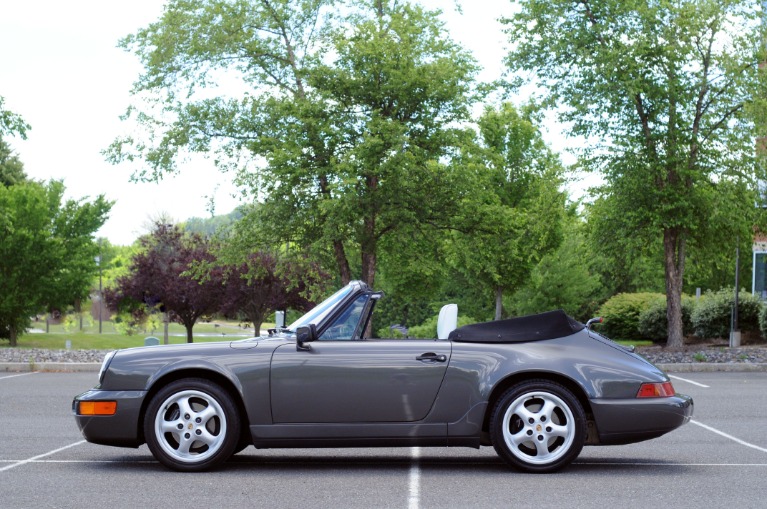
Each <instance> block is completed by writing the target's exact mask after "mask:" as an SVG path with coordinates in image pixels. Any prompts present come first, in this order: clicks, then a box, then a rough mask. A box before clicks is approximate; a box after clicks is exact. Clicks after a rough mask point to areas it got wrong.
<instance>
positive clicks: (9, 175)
mask: <svg viewBox="0 0 767 509" xmlns="http://www.w3.org/2000/svg"><path fill="white" fill-rule="evenodd" d="M26 179H27V174H26V173H24V163H22V162H21V160H20V159H19V157H18V156H17V155H16V154H14V153H13V151H12V150H11V147H10V145H8V143H6V142H5V140H3V138H2V136H0V185H1V186H12V185H14V184H18V183H20V182H24V181H25V180H26Z"/></svg>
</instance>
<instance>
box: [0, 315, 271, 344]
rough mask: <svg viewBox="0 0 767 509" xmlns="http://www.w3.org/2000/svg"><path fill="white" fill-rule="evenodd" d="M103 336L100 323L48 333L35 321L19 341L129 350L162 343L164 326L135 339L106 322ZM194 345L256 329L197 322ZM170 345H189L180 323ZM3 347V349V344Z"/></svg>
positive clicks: (61, 327)
mask: <svg viewBox="0 0 767 509" xmlns="http://www.w3.org/2000/svg"><path fill="white" fill-rule="evenodd" d="M101 325H102V326H101V331H102V333H101V334H99V324H98V322H96V323H88V324H84V326H83V329H82V330H80V329H79V327H75V328H74V330H67V329H66V328H65V327H64V325H63V324H55V325H54V324H51V325H49V326H48V331H49V332H47V333H46V332H38V331H45V330H46V326H45V322H33V323H32V327H31V329H30V332H27V333H26V334H24V335H22V336H21V337H19V338H18V347H19V348H48V349H52V350H56V349H61V350H63V349H65V348H66V346H67V341H69V342H70V348H72V349H73V350H114V349H117V348H129V347H132V346H143V345H144V339H145V338H147V337H149V336H154V337H156V338H159V339H160V342H161V343H162V340H163V330H162V327H161V328H160V329H158V330H146V331H141V332H139V333H137V334H133V335H132V336H128V335H126V334H123V333H120V332H118V331H117V330H116V329H115V327H114V324H113V323H112V322H111V321H103V322H102V324H101ZM267 327H274V324H269V323H267V324H263V326H262V328H263V329H266V328H267ZM193 331H194V341H195V343H200V342H206V341H227V340H232V339H242V338H247V337H251V336H252V335H253V329H243V328H242V327H240V326H239V324H238V323H236V322H223V321H216V322H212V323H198V324H196V325H195V326H194V330H193ZM168 336H169V337H168V342H169V343H170V344H180V343H186V329H185V328H184V327H183V326H182V325H179V324H177V323H171V324H169V326H168ZM0 346H4V345H3V344H2V343H0Z"/></svg>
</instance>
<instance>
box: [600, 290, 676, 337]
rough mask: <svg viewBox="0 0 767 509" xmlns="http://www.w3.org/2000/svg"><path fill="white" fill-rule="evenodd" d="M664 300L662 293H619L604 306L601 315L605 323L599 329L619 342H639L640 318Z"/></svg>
mask: <svg viewBox="0 0 767 509" xmlns="http://www.w3.org/2000/svg"><path fill="white" fill-rule="evenodd" d="M658 300H663V301H665V297H664V295H663V294H661V293H619V294H618V295H616V296H614V297H612V298H611V299H609V300H608V301H607V302H605V303H604V304H602V307H601V308H600V310H599V315H600V316H601V317H602V318H603V320H604V322H603V323H602V325H601V327H600V326H598V327H600V328H599V331H600V332H603V333H604V334H606V335H607V336H610V337H611V338H613V339H618V340H639V339H642V335H641V334H640V333H639V316H640V315H641V314H642V311H644V310H645V309H647V308H648V307H649V306H650V305H651V304H652V303H653V302H655V301H658Z"/></svg>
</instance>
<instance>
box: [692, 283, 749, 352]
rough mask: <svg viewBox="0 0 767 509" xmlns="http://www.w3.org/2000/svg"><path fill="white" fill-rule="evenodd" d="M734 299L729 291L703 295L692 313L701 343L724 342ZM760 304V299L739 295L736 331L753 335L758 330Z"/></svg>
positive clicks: (742, 293) (695, 330)
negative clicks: (704, 340)
mask: <svg viewBox="0 0 767 509" xmlns="http://www.w3.org/2000/svg"><path fill="white" fill-rule="evenodd" d="M734 304H735V298H734V295H733V291H732V290H731V289H726V288H725V289H722V290H719V291H717V292H706V293H705V295H703V297H701V299H700V301H699V302H698V303H697V305H696V306H695V310H694V311H693V313H692V325H693V328H694V332H695V335H696V336H698V337H699V338H703V339H714V338H727V337H729V335H730V321H731V318H732V308H733V306H734ZM762 307H763V306H762V302H761V301H760V300H759V297H757V296H755V295H751V294H750V293H746V292H744V291H741V292H740V293H739V295H738V328H739V329H740V330H741V331H742V332H755V331H757V330H759V327H760V322H759V320H760V318H759V316H760V313H761V312H762Z"/></svg>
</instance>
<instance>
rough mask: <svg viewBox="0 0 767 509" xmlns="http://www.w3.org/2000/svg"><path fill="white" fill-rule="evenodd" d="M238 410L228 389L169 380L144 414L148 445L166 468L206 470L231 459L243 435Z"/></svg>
mask: <svg viewBox="0 0 767 509" xmlns="http://www.w3.org/2000/svg"><path fill="white" fill-rule="evenodd" d="M240 427H241V424H240V415H239V413H238V411H237V407H236V406H235V404H234V401H232V397H231V396H230V395H229V393H228V392H227V391H226V390H224V389H223V388H221V387H220V386H219V385H217V384H215V383H213V382H210V381H208V380H204V379H200V378H186V379H182V380H177V381H175V382H172V383H170V384H169V385H168V386H167V387H164V388H163V389H162V390H160V392H158V393H157V394H156V395H155V396H154V398H152V401H151V402H150V403H149V407H148V408H147V412H146V416H145V417H144V436H145V437H146V443H147V445H148V446H149V450H150V451H151V452H152V454H153V455H154V457H155V458H157V460H158V461H159V462H160V463H162V464H163V465H165V466H166V467H168V468H170V469H173V470H177V471H180V472H202V471H205V470H209V469H211V468H213V467H215V466H217V465H220V464H221V463H223V462H224V461H226V460H228V459H229V458H230V457H231V456H232V454H233V453H234V450H235V447H237V445H238V443H239V440H240V436H241V434H240Z"/></svg>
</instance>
